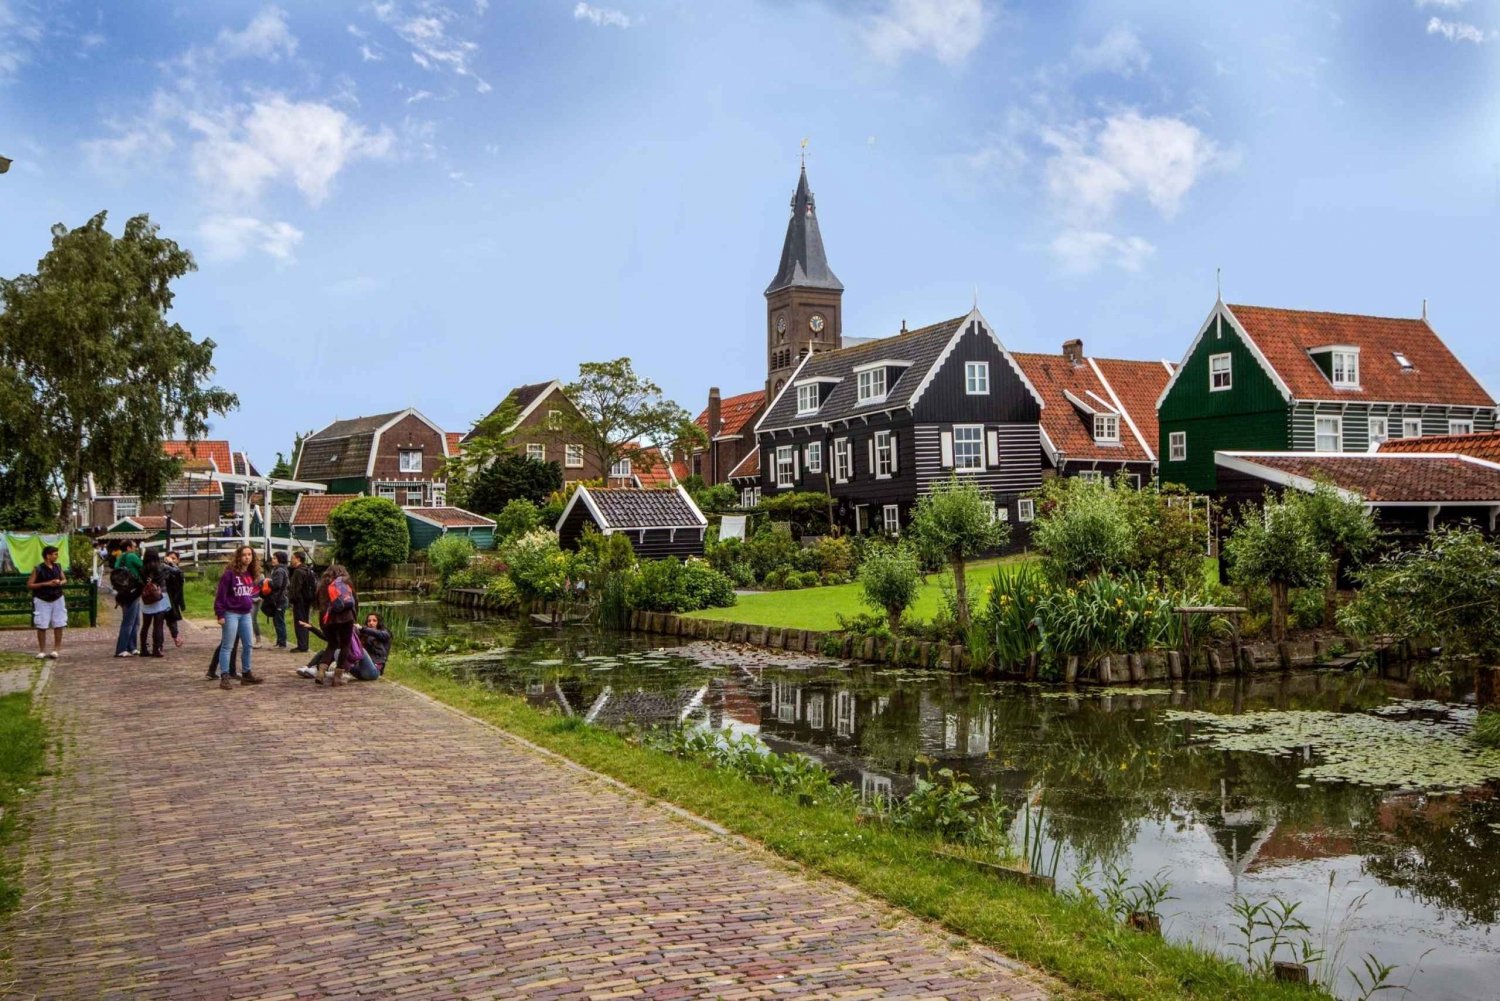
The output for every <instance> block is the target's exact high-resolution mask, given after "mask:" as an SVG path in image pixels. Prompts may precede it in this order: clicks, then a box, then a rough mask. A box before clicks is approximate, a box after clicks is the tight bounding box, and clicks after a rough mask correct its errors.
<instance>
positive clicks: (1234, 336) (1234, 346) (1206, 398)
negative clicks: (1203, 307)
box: [1157, 304, 1290, 421]
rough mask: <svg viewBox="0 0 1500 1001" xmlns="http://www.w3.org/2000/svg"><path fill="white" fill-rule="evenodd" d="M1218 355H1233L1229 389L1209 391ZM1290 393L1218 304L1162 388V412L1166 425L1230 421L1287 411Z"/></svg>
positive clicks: (1160, 409) (1160, 405)
mask: <svg viewBox="0 0 1500 1001" xmlns="http://www.w3.org/2000/svg"><path fill="white" fill-rule="evenodd" d="M1216 355H1228V356H1229V360H1230V388H1228V389H1224V390H1214V389H1212V388H1211V387H1210V384H1209V359H1210V358H1212V357H1214V356H1216ZM1289 395H1290V394H1289V393H1288V392H1287V391H1286V390H1285V387H1284V385H1282V384H1281V383H1280V382H1279V379H1278V378H1277V376H1276V374H1275V372H1274V370H1273V369H1271V368H1270V366H1269V365H1268V364H1267V363H1266V362H1265V359H1264V357H1263V356H1262V355H1261V354H1260V351H1259V350H1258V349H1257V348H1256V346H1255V344H1254V343H1253V342H1252V341H1250V340H1249V339H1248V338H1246V337H1245V336H1244V335H1243V334H1242V332H1241V331H1240V330H1239V328H1238V326H1237V325H1236V324H1235V322H1234V319H1233V317H1232V316H1230V315H1228V313H1227V311H1226V310H1225V309H1224V308H1223V307H1222V304H1215V306H1214V309H1213V312H1211V313H1210V314H1209V317H1208V319H1207V320H1206V321H1204V324H1203V326H1202V328H1201V329H1200V330H1199V331H1198V336H1197V337H1196V338H1194V340H1193V343H1192V346H1191V347H1189V348H1188V353H1187V354H1186V355H1185V356H1184V357H1183V359H1182V362H1181V364H1179V365H1178V367H1177V371H1175V372H1174V373H1172V377H1171V379H1170V380H1168V382H1167V385H1166V388H1165V389H1163V390H1162V394H1161V400H1160V401H1159V403H1158V405H1157V411H1158V416H1159V418H1160V420H1162V421H1169V420H1191V419H1194V418H1203V417H1228V416H1233V415H1236V414H1245V413H1258V412H1264V411H1271V410H1285V409H1286V405H1287V402H1288V398H1289Z"/></svg>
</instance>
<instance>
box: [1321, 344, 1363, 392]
mask: <svg viewBox="0 0 1500 1001" xmlns="http://www.w3.org/2000/svg"><path fill="white" fill-rule="evenodd" d="M1328 379H1329V381H1330V382H1332V383H1333V385H1334V387H1335V388H1337V389H1358V388H1359V351H1358V350H1357V349H1356V350H1352V351H1351V350H1336V351H1330V352H1329V353H1328Z"/></svg>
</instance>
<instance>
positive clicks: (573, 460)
mask: <svg viewBox="0 0 1500 1001" xmlns="http://www.w3.org/2000/svg"><path fill="white" fill-rule="evenodd" d="M563 465H564V466H566V467H567V468H568V469H582V468H583V446H582V445H564V446H563Z"/></svg>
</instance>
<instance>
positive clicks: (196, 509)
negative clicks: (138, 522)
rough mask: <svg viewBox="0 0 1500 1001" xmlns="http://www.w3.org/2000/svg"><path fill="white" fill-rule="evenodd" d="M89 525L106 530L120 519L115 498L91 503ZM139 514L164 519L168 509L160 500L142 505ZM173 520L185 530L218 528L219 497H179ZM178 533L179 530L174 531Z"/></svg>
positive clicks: (176, 500)
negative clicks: (117, 515)
mask: <svg viewBox="0 0 1500 1001" xmlns="http://www.w3.org/2000/svg"><path fill="white" fill-rule="evenodd" d="M88 508H89V510H88V514H89V524H90V525H92V526H94V527H95V528H101V529H102V528H106V527H108V526H110V525H113V524H114V523H115V522H117V521H119V520H120V519H119V518H117V517H115V500H114V498H99V499H98V500H93V501H90V502H89V505H88ZM136 513H137V514H143V515H148V516H156V517H164V516H165V515H166V513H167V512H166V508H164V507H163V506H162V502H161V501H159V500H155V501H152V502H151V503H149V504H141V505H140V510H138V511H137V512H136ZM172 520H173V521H175V522H177V524H179V525H182V526H183V527H184V528H217V527H218V525H219V498H218V497H192V498H188V497H178V498H175V501H174V504H173V506H172ZM173 531H177V529H173Z"/></svg>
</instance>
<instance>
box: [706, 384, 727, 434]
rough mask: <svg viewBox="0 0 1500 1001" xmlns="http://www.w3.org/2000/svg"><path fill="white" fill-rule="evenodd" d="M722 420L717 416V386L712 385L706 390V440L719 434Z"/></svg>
mask: <svg viewBox="0 0 1500 1001" xmlns="http://www.w3.org/2000/svg"><path fill="white" fill-rule="evenodd" d="M723 425H724V421H723V419H722V418H721V417H720V416H719V387H718V386H714V387H712V388H710V389H709V391H708V440H709V441H713V440H714V439H715V438H717V437H718V436H719V428H721V427H723Z"/></svg>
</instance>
